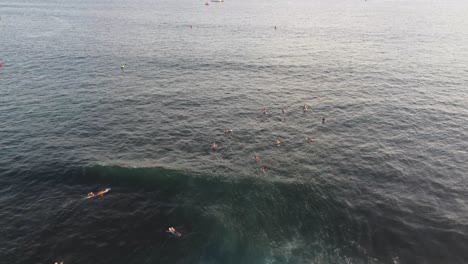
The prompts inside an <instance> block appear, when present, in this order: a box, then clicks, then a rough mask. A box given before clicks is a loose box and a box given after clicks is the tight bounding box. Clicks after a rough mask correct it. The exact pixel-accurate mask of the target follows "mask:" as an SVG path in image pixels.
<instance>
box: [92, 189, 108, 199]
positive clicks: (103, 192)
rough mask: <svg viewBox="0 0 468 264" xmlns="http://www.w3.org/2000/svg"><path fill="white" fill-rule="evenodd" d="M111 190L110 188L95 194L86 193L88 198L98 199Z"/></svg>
mask: <svg viewBox="0 0 468 264" xmlns="http://www.w3.org/2000/svg"><path fill="white" fill-rule="evenodd" d="M110 190H111V189H110V188H107V189H105V190H101V191H99V192H97V193H93V192H90V193H88V198H94V197H98V196H104V194H106V193H108V192H109V191H110Z"/></svg>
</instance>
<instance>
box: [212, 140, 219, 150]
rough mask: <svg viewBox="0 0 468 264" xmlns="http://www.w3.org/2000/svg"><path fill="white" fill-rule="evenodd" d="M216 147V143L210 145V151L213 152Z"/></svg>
mask: <svg viewBox="0 0 468 264" xmlns="http://www.w3.org/2000/svg"><path fill="white" fill-rule="evenodd" d="M217 147H218V145H217V144H216V142H213V143H211V149H212V150H215V149H216V148H217Z"/></svg>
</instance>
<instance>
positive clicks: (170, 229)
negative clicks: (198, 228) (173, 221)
mask: <svg viewBox="0 0 468 264" xmlns="http://www.w3.org/2000/svg"><path fill="white" fill-rule="evenodd" d="M166 232H167V233H171V234H173V235H174V236H176V237H181V236H182V234H181V233H179V232H177V230H175V228H173V227H169V229H167V231H166Z"/></svg>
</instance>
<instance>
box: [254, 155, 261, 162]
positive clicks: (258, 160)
mask: <svg viewBox="0 0 468 264" xmlns="http://www.w3.org/2000/svg"><path fill="white" fill-rule="evenodd" d="M254 159H255V161H256V162H258V163H262V160H261V159H260V157H259V156H257V155H255V157H254Z"/></svg>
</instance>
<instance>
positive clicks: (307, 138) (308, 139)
mask: <svg viewBox="0 0 468 264" xmlns="http://www.w3.org/2000/svg"><path fill="white" fill-rule="evenodd" d="M306 140H307V142H309V143H312V142H314V141H315V140H313V139H312V138H310V137H306Z"/></svg>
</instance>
